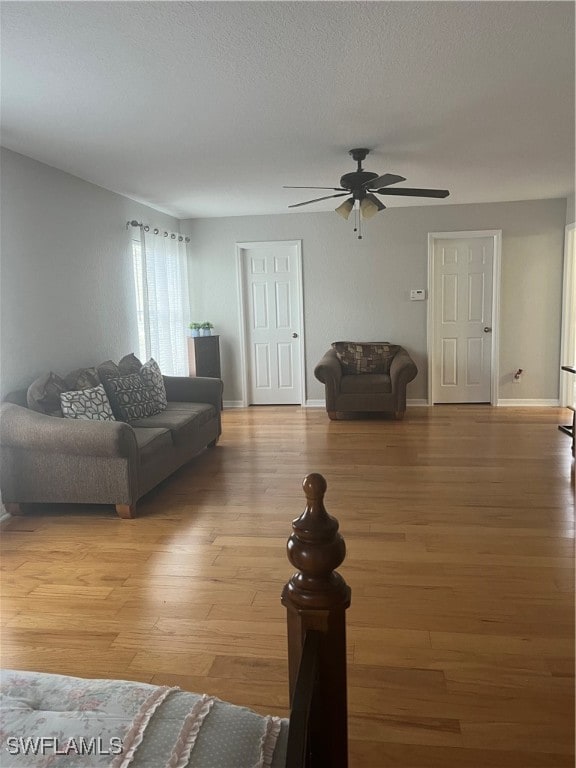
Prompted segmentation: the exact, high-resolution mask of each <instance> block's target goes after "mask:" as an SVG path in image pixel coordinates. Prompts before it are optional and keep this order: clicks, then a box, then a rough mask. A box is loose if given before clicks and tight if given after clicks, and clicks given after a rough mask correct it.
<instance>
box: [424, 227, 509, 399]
mask: <svg viewBox="0 0 576 768" xmlns="http://www.w3.org/2000/svg"><path fill="white" fill-rule="evenodd" d="M493 271H494V238H493V237H465V236H463V237H458V238H452V237H451V238H446V239H442V238H435V239H434V241H433V276H432V279H433V296H432V299H431V300H432V301H433V318H434V320H433V358H432V360H431V361H430V364H431V366H432V392H433V402H435V403H489V402H491V400H492V392H491V381H492V343H493V342H492V340H493V335H492V331H493V329H492V292H493Z"/></svg>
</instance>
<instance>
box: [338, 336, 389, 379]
mask: <svg viewBox="0 0 576 768" xmlns="http://www.w3.org/2000/svg"><path fill="white" fill-rule="evenodd" d="M332 348H333V349H334V350H335V351H336V356H337V357H338V360H339V361H340V365H341V366H342V372H343V373H344V374H345V375H350V374H379V373H381V374H388V373H390V366H391V365H392V360H393V359H394V356H395V355H396V353H397V352H398V350H399V347H398V345H397V344H390V343H388V342H387V341H386V342H373V341H370V342H359V341H335V342H334V343H333V344H332Z"/></svg>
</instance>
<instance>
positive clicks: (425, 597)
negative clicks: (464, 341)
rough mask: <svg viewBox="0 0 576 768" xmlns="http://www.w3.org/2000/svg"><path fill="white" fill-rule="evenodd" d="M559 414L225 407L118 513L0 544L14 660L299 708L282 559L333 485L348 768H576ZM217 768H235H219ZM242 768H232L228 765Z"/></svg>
mask: <svg viewBox="0 0 576 768" xmlns="http://www.w3.org/2000/svg"><path fill="white" fill-rule="evenodd" d="M565 419H566V412H564V411H562V410H561V409H554V408H542V409H540V408H527V409H521V408H491V407H489V406H436V407H435V408H412V409H409V410H408V413H407V415H406V419H405V420H404V421H402V422H398V421H388V420H362V421H342V422H330V421H329V420H328V418H327V416H326V413H325V412H324V411H321V410H315V409H300V408H294V407H268V408H250V409H243V410H229V411H225V412H224V414H223V425H224V426H223V430H224V431H223V435H222V439H221V442H220V444H219V445H218V447H217V448H216V449H214V450H211V451H206V452H205V453H203V454H202V455H200V456H198V457H197V458H196V459H195V460H194V461H192V462H191V463H190V464H189V465H187V466H186V467H184V468H182V469H181V470H180V471H179V472H178V473H177V474H176V475H174V476H173V477H172V478H170V479H168V480H167V481H165V482H164V483H163V484H162V485H161V486H159V487H158V488H157V489H155V490H154V491H153V492H152V493H150V494H149V495H148V496H147V497H146V498H145V499H144V500H143V501H142V502H141V503H140V504H139V508H138V518H137V519H136V520H120V519H119V518H118V517H117V516H116V514H115V512H114V509H113V508H112V507H90V506H82V507H80V506H67V507H64V506H57V505H53V506H50V507H30V508H29V509H28V511H27V514H26V516H24V517H22V518H18V519H16V518H15V519H13V520H12V521H10V522H9V523H8V524H7V525H6V526H5V527H4V529H3V530H2V534H1V549H2V559H1V566H2V590H3V591H2V595H3V600H2V651H1V657H2V664H3V665H4V666H7V667H14V668H22V669H36V670H42V671H47V672H58V673H62V674H70V675H78V676H86V677H90V676H92V677H119V678H125V679H134V680H143V681H147V682H153V683H162V684H172V685H174V684H176V685H180V686H182V687H183V688H187V689H191V690H195V691H203V692H207V693H210V694H214V695H216V696H220V697H221V698H224V699H227V700H229V701H232V702H235V703H238V704H243V705H246V706H249V707H253V708H254V709H256V710H258V711H260V712H263V713H273V714H279V715H284V714H286V713H287V711H288V710H287V707H288V700H287V697H288V694H287V662H286V640H285V614H284V609H283V608H282V606H281V605H280V599H279V598H280V592H281V588H282V585H283V584H284V583H285V581H286V580H287V579H288V578H289V576H290V574H291V566H290V564H289V563H288V561H287V559H286V556H285V542H286V539H287V537H288V535H289V533H290V530H291V529H290V523H291V520H292V519H293V518H294V517H296V516H298V515H299V514H300V512H301V511H302V509H303V507H304V496H303V494H302V491H301V487H300V484H301V480H302V478H303V477H304V475H305V474H307V473H309V472H321V473H322V474H324V475H325V477H326V479H327V481H328V493H327V497H326V506H327V508H328V511H329V512H330V513H331V514H334V515H336V517H338V518H339V520H340V529H341V532H342V533H343V535H344V537H345V539H346V543H347V549H348V556H347V559H346V561H345V563H344V564H343V566H342V567H341V569H340V570H341V573H342V574H343V575H344V577H345V578H346V580H347V582H348V583H349V585H350V586H351V588H352V606H351V608H350V609H349V611H348V617H347V618H348V661H349V679H348V685H349V701H350V739H351V741H350V765H351V768H379V766H385V765H390V766H392V765H393V766H395V768H568V767H569V766H570V767H572V766H573V765H574V758H573V745H574V727H573V724H574V593H573V589H574V570H573V569H574V549H573V545H574V538H573V537H574V466H573V459H572V457H571V454H570V446H569V442H570V441H569V439H568V438H567V437H566V436H565V435H563V434H562V433H561V432H559V431H558V430H557V425H558V424H561V423H563V422H564V421H565ZM221 768H226V767H224V766H222V767H221ZM230 768H233V767H230Z"/></svg>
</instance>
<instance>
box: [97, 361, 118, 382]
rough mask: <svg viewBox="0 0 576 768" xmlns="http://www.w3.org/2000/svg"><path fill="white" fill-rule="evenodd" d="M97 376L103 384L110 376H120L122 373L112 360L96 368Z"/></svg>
mask: <svg viewBox="0 0 576 768" xmlns="http://www.w3.org/2000/svg"><path fill="white" fill-rule="evenodd" d="M97 370H98V375H99V376H100V380H101V381H102V382H104V381H105V380H106V379H109V378H111V377H112V376H114V377H116V376H122V371H121V370H120V368H118V366H117V365H116V363H115V362H114V361H113V360H106V362H104V363H100V365H99V366H98V368H97Z"/></svg>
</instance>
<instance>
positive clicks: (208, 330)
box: [200, 322, 214, 336]
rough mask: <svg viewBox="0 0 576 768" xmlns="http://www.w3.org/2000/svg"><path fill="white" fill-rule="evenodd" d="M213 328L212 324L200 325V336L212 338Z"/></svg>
mask: <svg viewBox="0 0 576 768" xmlns="http://www.w3.org/2000/svg"><path fill="white" fill-rule="evenodd" d="M212 328H214V326H213V325H212V323H208V322H204V323H200V336H211V335H212Z"/></svg>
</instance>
